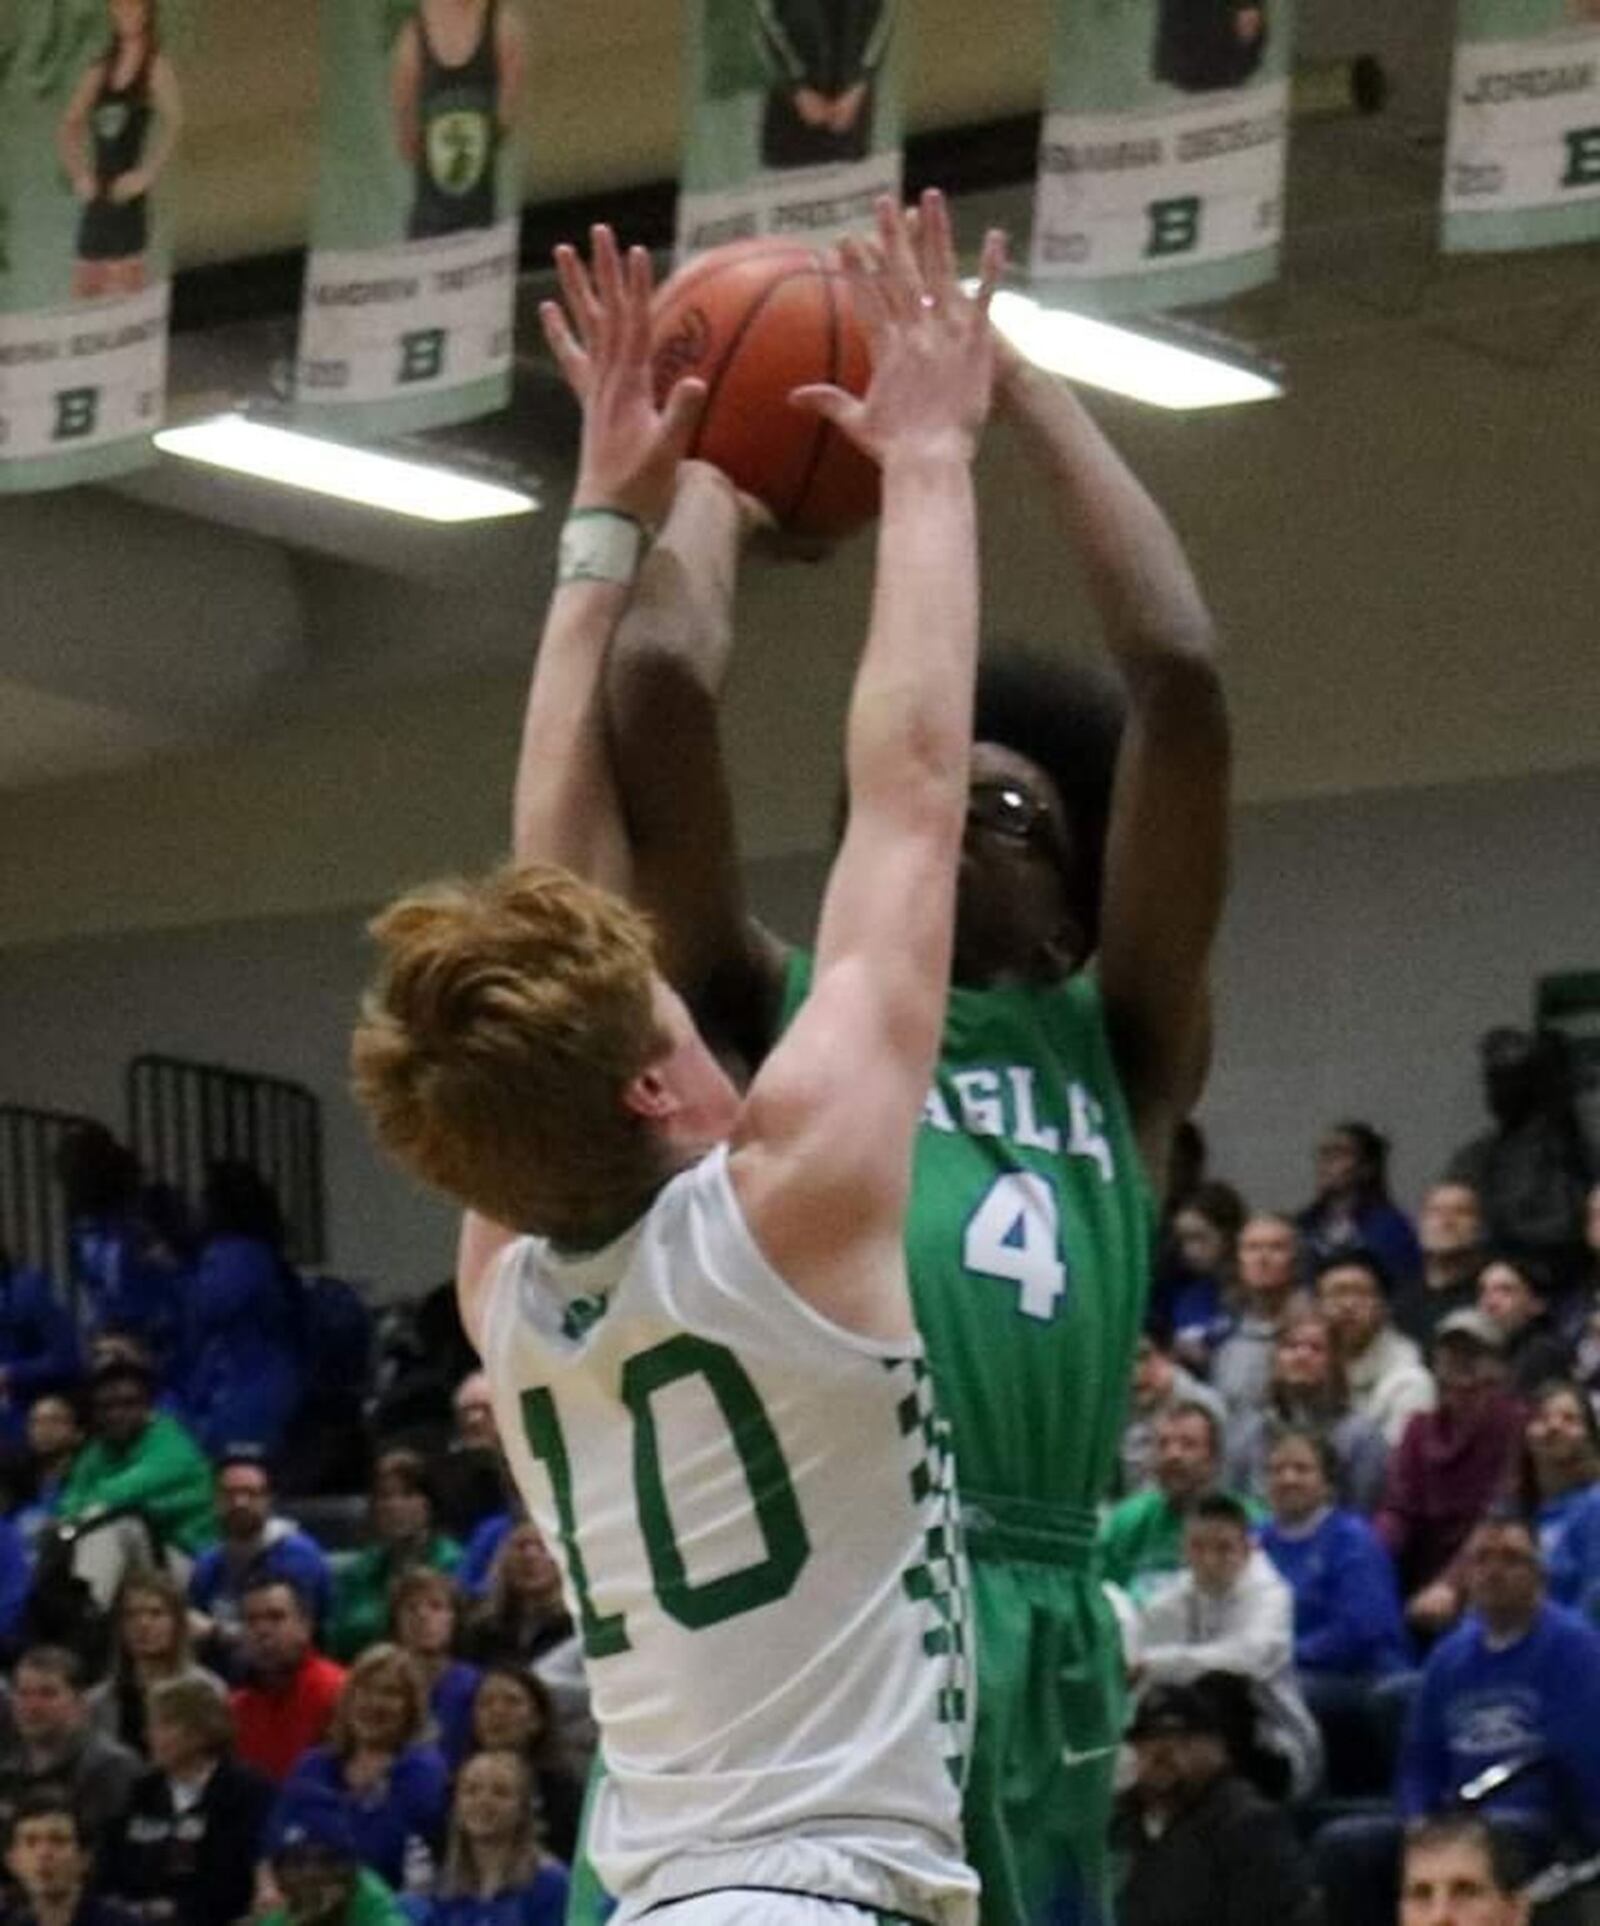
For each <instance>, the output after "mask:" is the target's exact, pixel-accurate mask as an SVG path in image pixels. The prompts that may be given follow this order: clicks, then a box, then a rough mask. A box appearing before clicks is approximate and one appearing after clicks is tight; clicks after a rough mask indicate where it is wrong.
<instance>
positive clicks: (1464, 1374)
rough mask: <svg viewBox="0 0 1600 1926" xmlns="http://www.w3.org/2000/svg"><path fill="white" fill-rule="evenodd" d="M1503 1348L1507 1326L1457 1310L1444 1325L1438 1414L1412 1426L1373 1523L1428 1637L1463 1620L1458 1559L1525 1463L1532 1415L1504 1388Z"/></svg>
mask: <svg viewBox="0 0 1600 1926" xmlns="http://www.w3.org/2000/svg"><path fill="white" fill-rule="evenodd" d="M1502 1345H1503V1340H1502V1338H1501V1335H1500V1329H1499V1326H1498V1325H1496V1324H1495V1323H1494V1322H1493V1320H1492V1319H1490V1318H1487V1317H1485V1316H1484V1314H1483V1313H1482V1311H1455V1312H1452V1314H1451V1315H1450V1316H1449V1317H1447V1318H1446V1319H1445V1320H1444V1321H1443V1322H1442V1323H1441V1324H1440V1326H1439V1330H1438V1335H1437V1336H1436V1337H1435V1339H1434V1346H1433V1368H1434V1375H1435V1377H1436V1378H1437V1380H1438V1385H1439V1405H1438V1409H1437V1410H1435V1411H1425V1412H1420V1413H1419V1414H1418V1415H1417V1416H1416V1417H1414V1418H1413V1419H1412V1420H1411V1422H1410V1424H1409V1425H1407V1427H1406V1430H1405V1435H1404V1436H1403V1437H1402V1438H1401V1440H1400V1444H1399V1447H1398V1449H1397V1450H1396V1451H1395V1452H1394V1454H1393V1456H1392V1457H1391V1458H1390V1460H1389V1476H1388V1480H1387V1482H1386V1484H1385V1486H1384V1493H1383V1501H1382V1503H1381V1504H1380V1505H1379V1507H1378V1510H1377V1513H1376V1514H1375V1516H1374V1518H1373V1521H1372V1524H1373V1529H1374V1530H1375V1531H1376V1532H1377V1534H1378V1537H1379V1538H1380V1539H1381V1540H1382V1542H1383V1544H1384V1546H1385V1548H1386V1549H1387V1551H1388V1553H1389V1555H1390V1557H1391V1558H1393V1560H1394V1561H1395V1567H1396V1571H1397V1574H1398V1576H1399V1580H1400V1591H1401V1596H1402V1597H1403V1598H1404V1599H1405V1601H1406V1616H1407V1618H1408V1619H1409V1620H1410V1621H1411V1623H1412V1625H1413V1626H1414V1627H1415V1628H1416V1630H1417V1631H1419V1632H1421V1633H1422V1634H1424V1635H1425V1636H1432V1635H1435V1634H1437V1633H1438V1632H1440V1631H1442V1630H1443V1629H1444V1627H1445V1626H1447V1625H1449V1624H1451V1623H1452V1622H1453V1621H1454V1620H1455V1618H1456V1616H1457V1614H1458V1613H1459V1611H1460V1609H1461V1599H1460V1595H1459V1590H1458V1588H1457V1587H1456V1586H1455V1585H1454V1584H1452V1583H1451V1582H1450V1579H1449V1576H1448V1573H1449V1567H1450V1564H1451V1561H1452V1560H1453V1559H1454V1558H1455V1556H1456V1554H1457V1553H1458V1552H1459V1551H1460V1550H1461V1548H1462V1546H1463V1545H1464V1544H1465V1543H1466V1541H1467V1536H1468V1534H1469V1533H1470V1532H1471V1530H1472V1527H1473V1525H1474V1524H1476V1522H1477V1521H1478V1519H1479V1518H1481V1517H1482V1516H1483V1514H1484V1512H1485V1511H1487V1510H1488V1508H1489V1506H1490V1505H1491V1504H1492V1503H1493V1501H1494V1499H1495V1496H1496V1494H1497V1493H1498V1492H1500V1491H1501V1490H1502V1489H1503V1488H1505V1487H1506V1486H1508V1484H1509V1482H1510V1480H1511V1478H1512V1477H1513V1475H1514V1473H1515V1470H1516V1466H1517V1463H1518V1456H1519V1453H1520V1450H1521V1444H1522V1429H1523V1422H1524V1413H1523V1409H1522V1406H1521V1405H1520V1404H1519V1403H1518V1402H1517V1401H1516V1400H1515V1399H1514V1398H1512V1397H1510V1396H1509V1395H1508V1394H1507V1392H1506V1389H1505V1382H1504V1372H1503V1370H1502V1368H1501V1363H1500V1357H1501V1350H1502Z"/></svg>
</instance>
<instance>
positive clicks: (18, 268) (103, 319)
mask: <svg viewBox="0 0 1600 1926" xmlns="http://www.w3.org/2000/svg"><path fill="white" fill-rule="evenodd" d="M195 7H196V0H159V4H158V0H12V4H11V5H9V6H8V7H5V8H0V493H3V492H12V493H17V492H21V491H24V490H32V489H43V488H60V487H65V486H67V485H68V484H70V483H73V482H83V481H94V480H97V479H101V478H104V477H106V476H110V475H117V474H122V473H125V472H127V471H128V470H129V469H133V468H138V467H140V466H141V465H142V464H144V463H145V462H147V461H149V460H150V459H151V458H152V449H151V443H150V437H151V435H152V434H153V433H154V431H155V430H156V429H157V428H159V427H160V425H161V419H162V410H163V406H164V396H165V389H166V369H167V312H168V307H169V284H170V283H169V277H170V261H171V245H170V220H169V215H170V206H171V197H170V185H171V182H170V165H169V164H170V163H171V161H172V159H173V157H174V155H175V154H176V153H177V151H178V149H179V145H180V131H181V128H182V124H183V90H182V86H181V83H180V79H179V64H180V58H181V55H182V53H183V51H184V49H185V48H186V46H187V45H189V44H190V36H191V33H192V29H193V25H194V14H195Z"/></svg>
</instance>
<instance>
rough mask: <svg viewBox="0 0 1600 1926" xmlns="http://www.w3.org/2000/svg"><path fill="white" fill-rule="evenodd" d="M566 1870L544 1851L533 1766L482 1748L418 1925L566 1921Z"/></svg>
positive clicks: (543, 1925) (528, 1925)
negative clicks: (540, 1833)
mask: <svg viewBox="0 0 1600 1926" xmlns="http://www.w3.org/2000/svg"><path fill="white" fill-rule="evenodd" d="M566 1905H567V1875H566V1873H565V1871H564V1870H563V1869H562V1867H560V1866H559V1865H557V1864H556V1863H555V1861H554V1860H552V1859H549V1858H547V1857H546V1856H545V1854H544V1853H543V1852H542V1851H541V1850H540V1847H539V1836H538V1830H537V1807H536V1805H535V1802H534V1798H533V1792H532V1786H531V1782H530V1779H529V1775H528V1768H527V1765H526V1764H525V1763H524V1761H523V1760H522V1759H521V1758H520V1757H519V1756H518V1755H517V1754H516V1753H515V1752H503V1751H496V1752H480V1753H478V1754H476V1756H475V1757H473V1758H471V1759H469V1760H468V1761H467V1763H466V1764H465V1765H464V1766H463V1767H462V1768H461V1773H460V1776H459V1778H458V1779H457V1780H456V1796H455V1807H454V1810H453V1812H452V1813H451V1818H450V1843H449V1846H448V1848H447V1849H446V1852H445V1861H444V1872H443V1874H442V1875H441V1877H440V1879H439V1882H438V1885H437V1887H436V1888H435V1891H434V1896H433V1898H432V1899H431V1900H428V1901H426V1902H425V1903H424V1904H422V1905H421V1906H418V1907H416V1909H415V1915H414V1916H415V1918H416V1919H417V1921H418V1922H419V1926H561V1921H562V1920H563V1918H564V1917H565V1915H566Z"/></svg>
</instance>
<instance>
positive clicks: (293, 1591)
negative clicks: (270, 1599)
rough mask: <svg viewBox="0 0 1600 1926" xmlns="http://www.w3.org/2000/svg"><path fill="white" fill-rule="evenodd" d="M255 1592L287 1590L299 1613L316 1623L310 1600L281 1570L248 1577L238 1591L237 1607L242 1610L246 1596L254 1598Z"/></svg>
mask: <svg viewBox="0 0 1600 1926" xmlns="http://www.w3.org/2000/svg"><path fill="white" fill-rule="evenodd" d="M257 1592H287V1593H288V1594H289V1596H290V1597H291V1598H292V1599H293V1600H294V1602H295V1604H296V1605H297V1606H298V1607H299V1610H300V1615H301V1616H302V1617H303V1618H304V1619H306V1620H307V1621H308V1622H309V1623H311V1624H315V1623H316V1616H317V1615H316V1612H315V1610H314V1609H313V1607H312V1603H311V1600H310V1599H309V1598H307V1597H306V1595H305V1593H304V1592H303V1591H302V1590H301V1588H300V1587H299V1586H298V1585H297V1584H296V1583H295V1582H294V1580H293V1579H292V1578H288V1577H285V1575H284V1574H283V1573H282V1572H262V1573H260V1574H259V1576H257V1577H255V1578H252V1579H248V1580H247V1581H246V1582H245V1584H244V1586H243V1587H242V1588H241V1590H240V1593H239V1609H240V1610H241V1611H243V1610H244V1602H245V1600H246V1599H247V1598H254V1597H255V1595H256V1593H257Z"/></svg>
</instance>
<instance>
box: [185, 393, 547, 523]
mask: <svg viewBox="0 0 1600 1926" xmlns="http://www.w3.org/2000/svg"><path fill="white" fill-rule="evenodd" d="M155 443H156V446H157V447H158V448H159V449H160V450H161V451H162V453H163V454H167V455H181V456H182V457H183V459H184V460H185V461H203V462H208V463H209V464H210V465H211V466H212V467H213V468H229V469H232V470H233V471H234V473H236V474H240V475H253V476H255V477H256V478H257V479H258V480H261V481H271V482H281V483H282V484H283V485H284V486H285V487H287V488H303V489H306V490H308V491H309V492H310V493H311V494H314V495H334V496H337V497H338V498H339V500H340V501H347V502H361V503H363V504H365V505H366V506H367V507H369V508H386V509H388V510H389V511H390V512H391V513H392V514H396V515H415V516H419V517H420V518H421V519H422V520H424V521H429V522H483V521H490V520H492V519H494V518H495V517H497V516H501V515H526V514H527V513H528V512H529V510H530V509H534V508H537V507H538V505H539V504H538V503H537V502H536V501H535V500H534V498H533V497H532V496H531V495H525V494H523V493H522V492H521V491H520V490H519V489H515V488H503V487H501V486H500V485H499V484H498V483H495V482H486V481H479V480H478V479H477V478H476V477H475V476H472V475H463V474H459V473H457V471H456V470H454V469H452V468H439V467H436V466H434V465H433V464H432V463H431V462H420V461H405V460H402V459H401V458H400V457H399V456H398V455H380V454H377V453H375V452H374V451H373V450H372V449H370V448H353V447H351V446H350V444H349V443H348V442H340V441H326V440H324V439H323V438H322V437H321V436H320V435H304V434H300V433H299V432H298V431H297V430H295V429H293V428H278V427H274V426H273V425H272V424H271V423H270V422H265V421H252V420H251V419H250V418H249V417H248V416H247V415H238V414H232V415H215V416H213V417H212V418H211V419H210V420H209V421H196V422H192V423H191V424H190V425H189V426H188V427H186V428H163V429H162V430H161V432H160V433H159V434H158V435H157V436H156V438H155Z"/></svg>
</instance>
